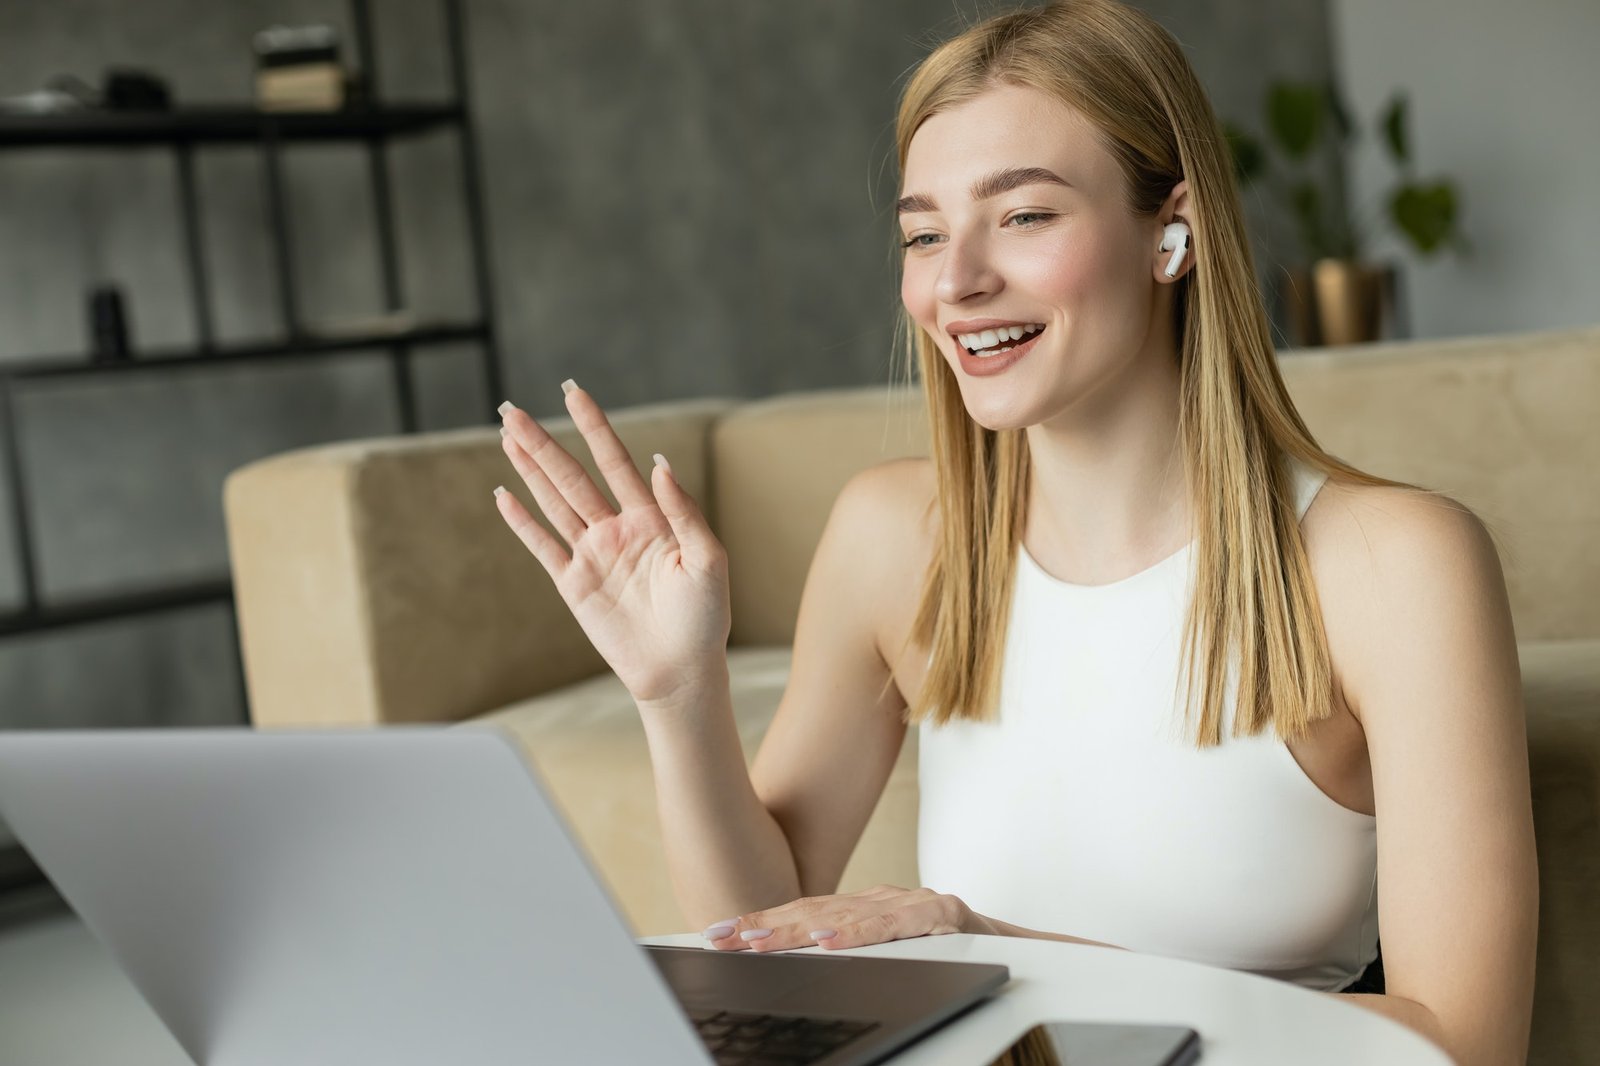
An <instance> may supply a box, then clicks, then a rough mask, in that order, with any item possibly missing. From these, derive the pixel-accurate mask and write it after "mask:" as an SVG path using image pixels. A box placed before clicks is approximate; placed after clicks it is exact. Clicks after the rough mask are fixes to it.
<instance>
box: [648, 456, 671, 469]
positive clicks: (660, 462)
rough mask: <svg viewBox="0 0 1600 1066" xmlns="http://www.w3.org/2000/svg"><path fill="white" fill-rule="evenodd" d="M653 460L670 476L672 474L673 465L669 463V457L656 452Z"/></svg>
mask: <svg viewBox="0 0 1600 1066" xmlns="http://www.w3.org/2000/svg"><path fill="white" fill-rule="evenodd" d="M651 458H652V459H654V460H655V461H656V465H657V466H659V467H661V468H662V469H664V470H666V472H667V473H669V474H670V473H672V464H671V463H669V462H667V457H666V456H665V455H662V454H661V453H660V452H656V453H655V454H654V455H652V456H651Z"/></svg>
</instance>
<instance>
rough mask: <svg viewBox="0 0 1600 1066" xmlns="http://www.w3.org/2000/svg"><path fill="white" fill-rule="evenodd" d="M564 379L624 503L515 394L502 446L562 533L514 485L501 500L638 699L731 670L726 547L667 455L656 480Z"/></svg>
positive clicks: (653, 699) (504, 409)
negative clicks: (646, 476)
mask: <svg viewBox="0 0 1600 1066" xmlns="http://www.w3.org/2000/svg"><path fill="white" fill-rule="evenodd" d="M562 388H563V389H564V390H565V391H566V403H567V411H568V412H569V413H570V414H571V415H572V420H573V423H574V424H575V425H576V426H577V428H578V430H579V432H581V433H582V434H583V439H584V442H585V443H586V444H587V445H588V446H589V451H590V453H591V454H592V455H593V456H594V459H595V463H596V465H597V466H598V468H599V470H600V473H601V476H602V477H604V478H605V482H606V484H607V485H608V486H609V487H610V489H611V492H612V495H613V496H614V497H615V498H616V500H617V503H618V504H619V505H620V507H621V510H620V511H619V510H616V509H614V508H612V506H611V504H610V503H609V502H608V501H607V500H606V498H605V495H604V494H603V493H602V492H601V491H600V488H599V487H598V486H597V485H596V484H595V483H594V481H593V480H591V479H590V477H589V475H588V473H587V472H586V471H585V470H584V468H583V465H582V464H581V463H579V462H578V460H576V459H574V458H573V457H572V456H571V455H569V454H568V453H567V451H566V450H565V449H563V448H562V447H561V445H559V444H557V443H556V442H555V440H554V439H552V438H551V436H550V434H549V433H547V432H545V430H544V428H543V427H542V426H540V425H539V423H538V422H536V421H535V420H534V419H533V418H532V417H531V416H530V415H528V414H527V412H525V411H522V410H520V409H519V408H517V407H514V406H512V405H511V404H510V403H509V402H507V403H505V404H502V405H501V408H500V414H501V417H502V419H503V420H504V429H503V430H502V436H503V440H502V442H501V446H502V449H503V450H504V451H505V454H506V456H507V458H509V459H510V460H511V465H512V466H513V467H515V468H516V471H517V473H518V474H519V475H521V477H522V480H523V483H524V484H525V485H527V487H528V490H529V491H530V492H531V493H532V494H533V499H534V501H535V502H536V503H537V504H538V506H539V509H540V510H541V511H542V512H543V513H544V515H545V517H546V518H547V519H549V521H550V524H551V526H553V527H554V529H555V531H556V533H557V534H559V539H558V538H557V537H556V536H552V535H551V534H550V533H549V532H548V531H547V530H546V529H545V528H544V527H543V526H541V525H540V524H539V523H538V522H537V521H536V520H535V519H534V517H533V516H532V515H531V514H530V513H529V512H528V510H527V508H526V507H524V506H523V505H522V503H521V502H520V501H519V500H518V499H517V497H516V496H514V495H513V494H512V493H510V492H507V491H504V490H503V489H496V490H495V498H496V505H497V506H498V508H499V510H500V515H501V517H502V518H504V519H505V521H506V524H507V525H508V526H510V527H511V529H512V531H513V532H515V533H516V534H517V536H518V537H519V538H520V539H521V540H522V543H523V544H525V545H526V546H527V548H528V550H529V551H530V552H532V553H533V555H534V557H535V558H536V559H538V560H539V563H540V565H542V566H543V567H544V569H545V572H546V573H548V574H549V575H550V577H551V578H552V579H553V580H554V581H555V584H556V589H557V591H558V592H560V593H561V598H562V599H563V600H565V601H566V604H567V606H568V608H570V609H571V611H572V614H573V617H574V618H576V619H577V621H578V624H579V625H580V626H581V627H582V628H583V631H584V633H585V634H586V635H587V636H588V638H589V640H590V641H591V642H592V643H593V644H594V646H595V649H596V650H597V651H599V652H600V654H601V656H602V657H603V658H604V659H605V661H606V663H607V664H608V665H609V666H610V667H611V669H612V670H613V671H615V673H616V675H617V677H618V678H619V679H620V680H621V681H622V683H623V685H625V686H626V687H627V689H628V692H629V693H630V694H631V695H632V696H633V698H634V700H635V701H636V702H638V703H640V704H641V705H643V704H661V705H666V704H670V703H671V702H672V701H673V700H674V699H675V698H677V697H679V696H688V695H689V694H691V693H694V692H696V691H698V687H699V686H702V685H704V684H705V683H707V681H708V680H709V679H711V678H714V677H715V676H716V675H717V674H718V673H719V672H721V671H725V670H726V664H727V645H728V631H729V628H730V626H731V624H732V612H731V609H730V607H729V603H728V561H727V552H726V551H725V550H724V549H723V547H722V544H721V543H720V542H719V541H718V540H717V538H716V536H715V535H714V534H713V533H712V532H711V527H710V526H709V525H707V523H706V520H705V516H704V515H703V514H702V513H701V511H700V507H699V505H697V504H696V503H695V501H694V499H693V498H692V497H691V496H690V495H689V494H688V493H686V492H684V491H683V489H682V488H681V487H680V486H679V485H678V482H677V480H676V479H675V478H674V477H673V476H672V471H671V467H670V466H669V465H668V464H667V463H666V460H665V459H664V458H663V457H661V456H659V455H657V456H656V457H655V458H656V468H655V469H653V470H652V471H651V478H652V480H651V483H650V485H648V486H647V485H646V484H645V482H644V479H643V478H641V477H640V476H639V472H638V470H637V469H635V467H634V465H633V460H632V458H630V457H629V455H628V451H627V449H626V448H625V447H624V446H623V444H622V442H621V441H620V440H619V439H618V438H617V434H616V431H615V430H614V429H612V428H611V423H610V422H609V421H608V420H607V419H606V415H605V412H604V411H602V410H601V409H600V405H599V404H598V403H596V402H595V401H594V398H593V397H591V396H590V395H589V394H588V393H587V392H585V391H584V390H583V389H581V388H578V387H577V386H576V385H575V384H573V383H572V382H571V381H568V382H565V383H563V385H562ZM563 541H565V543H564V544H563Z"/></svg>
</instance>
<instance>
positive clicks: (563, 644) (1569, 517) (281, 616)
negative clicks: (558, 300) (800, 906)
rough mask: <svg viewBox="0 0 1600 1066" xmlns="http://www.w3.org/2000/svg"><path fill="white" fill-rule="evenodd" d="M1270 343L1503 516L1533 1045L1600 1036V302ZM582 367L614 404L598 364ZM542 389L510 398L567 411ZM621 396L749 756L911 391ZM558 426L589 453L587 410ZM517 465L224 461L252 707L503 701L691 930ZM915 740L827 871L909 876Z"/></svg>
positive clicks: (916, 414)
mask: <svg viewBox="0 0 1600 1066" xmlns="http://www.w3.org/2000/svg"><path fill="white" fill-rule="evenodd" d="M1280 362H1281V366H1282V369H1283V373H1284V377H1285V379H1286V380H1287V382H1288V385H1289V388H1290V390H1291V392H1292V393H1293V395H1294V398H1295V400H1296V403H1297V404H1298V405H1299V408H1300V411H1301V413H1302V414H1303V416H1304V417H1305V419H1306V422H1307V423H1308V425H1309V426H1310V427H1311V430H1312V432H1313V433H1314V434H1316V436H1317V437H1318V439H1319V440H1320V442H1321V443H1322V445H1323V446H1324V447H1325V448H1327V449H1328V450H1329V451H1331V452H1333V453H1334V454H1337V455H1339V456H1341V457H1342V458H1344V459H1346V460H1347V461H1349V462H1352V463H1354V464H1355V465H1357V466H1359V467H1363V468H1365V469H1368V470H1371V471H1374V472H1376V473H1379V474H1382V475H1385V476H1388V477H1392V478H1397V479H1401V480H1405V481H1413V482H1417V483H1421V484H1424V485H1429V486H1432V487H1436V488H1439V489H1441V490H1443V491H1445V492H1446V493H1448V494H1450V495H1452V496H1454V497H1456V498H1457V499H1459V500H1461V501H1463V502H1464V503H1466V504H1467V505H1468V506H1470V507H1472V508H1473V509H1474V510H1476V511H1477V513H1478V514H1479V515H1480V516H1481V517H1482V518H1483V519H1484V520H1485V521H1486V522H1487V524H1488V525H1489V527H1490V528H1491V530H1492V531H1493V532H1494V533H1495V534H1496V536H1497V538H1498V541H1499V543H1500V546H1501V550H1502V555H1503V559H1504V563H1505V569H1506V575H1507V581H1508V583H1509V587H1510V594H1511V603H1512V608H1513V611H1514V613H1515V618H1516V628H1517V635H1518V639H1519V643H1520V648H1521V662H1522V671H1523V685H1524V691H1525V693H1526V698H1527V710H1528V723H1529V724H1528V728H1529V739H1530V742H1531V750H1532V769H1533V789H1534V803H1535V811H1536V816H1537V830H1538V835H1539V860H1540V866H1541V880H1542V895H1541V903H1542V907H1541V910H1542V915H1541V919H1542V920H1541V929H1540V939H1539V971H1538V989H1537V993H1538V995H1537V1000H1538V1009H1537V1018H1536V1023H1535V1028H1536V1033H1535V1039H1534V1051H1535V1054H1534V1059H1533V1061H1535V1062H1554V1061H1600V1021H1597V1020H1596V1017H1595V1004H1596V1003H1600V828H1597V821H1600V328H1595V329H1587V330H1577V331H1561V332H1548V333H1539V334H1526V335H1517V336H1506V337H1482V338H1472V339H1466V340H1455V341H1445V342H1427V343H1421V342H1412V343H1405V344H1391V345H1380V346H1359V347H1352V348H1344V349H1324V350H1319V351H1307V352H1286V353H1284V354H1283V355H1282V357H1281V360H1280ZM579 378H580V380H581V379H582V375H581V374H580V375H579ZM585 384H586V385H588V386H590V387H591V389H592V391H593V392H594V393H595V395H596V397H597V399H599V400H600V402H601V403H602V404H604V403H605V402H606V397H605V387H604V383H603V382H585ZM551 393H552V395H551V396H549V397H544V398H542V399H541V398H539V397H531V396H519V397H514V398H513V399H515V400H518V401H520V402H521V404H522V405H523V406H525V407H528V408H530V409H532V410H534V411H535V412H538V411H541V410H542V411H552V410H559V409H560V408H559V407H558V406H557V405H558V403H559V402H560V398H559V394H558V393H556V391H555V386H554V384H552V385H551ZM611 414H612V417H613V422H614V424H615V426H616V428H617V431H618V433H619V434H620V435H621V437H622V439H623V441H624V443H626V444H627V446H628V448H629V450H630V451H631V452H632V453H633V454H634V455H635V456H636V457H637V458H638V461H639V463H640V468H641V470H645V469H647V466H648V464H649V462H650V454H651V453H652V452H657V451H659V452H662V453H664V454H665V455H666V456H667V457H668V458H669V459H670V460H671V461H672V465H673V469H674V470H675V471H676V473H677V476H678V477H679V479H680V480H681V481H682V483H683V484H684V486H685V487H686V488H687V489H688V490H689V491H690V492H691V493H692V494H693V495H694V496H695V497H696V498H697V499H699V500H700V501H701V504H702V506H703V507H704V509H705V512H706V514H707V515H708V517H709V519H710V521H711V524H712V526H713V528H714V529H715V530H716V532H717V534H718V536H719V537H720V538H721V540H722V541H723V543H724V544H725V545H726V546H727V549H728V553H729V560H730V568H731V573H732V597H733V632H732V637H731V640H730V644H729V660H730V667H731V675H732V681H733V693H734V705H735V714H736V716H737V718H738V723H739V732H740V736H741V737H742V739H743V741H744V744H745V749H746V753H747V755H753V754H754V752H755V749H756V746H757V745H758V744H759V742H760V740H761V735H762V733H763V731H764V729H765V727H766V723H767V721H768V719H769V718H770V716H771V714H772V712H773V710H774V709H775V708H776V706H777V702H778V699H779V696H780V695H781V693H782V691H783V687H784V682H785V678H786V676H787V671H788V663H789V654H788V644H789V642H790V641H791V639H792V636H793V627H794V622H795V616H796V612H797V610H798V606H799V598H800V590H801V586H802V583H803V581H804V578H805V574H806V570H807V567H808V565H809V562H810V558H811V554H812V551H813V550H814V548H815V545H816V543H817V540H818V538H819V537H820V534H821V531H822V527H823V523H824V520H825V519H826V517H827V514H828V510H829V507H830V505H831V503H832V501H833V499H834V496H835V495H836V493H837V492H838V490H839V489H840V487H841V486H842V485H843V484H844V482H845V481H846V479H847V478H849V476H850V475H851V474H853V473H854V472H855V471H857V470H860V469H862V468H863V467H866V466H868V465H871V464H873V463H875V462H878V461H881V460H883V459H887V458H891V457H895V456H903V455H920V454H926V449H927V436H926V427H925V422H924V420H923V416H922V413H921V409H920V399H919V397H918V395H917V394H915V393H912V392H909V391H902V390H899V389H893V390H890V389H886V388H883V387H872V388H863V389H852V390H843V391H833V392H818V393H810V394H801V395H793V396H785V397H779V398H775V399H769V400H763V401H756V402H747V401H738V400H726V399H706V400H696V401H688V402H676V403H669V404H662V405H656V406H648V407H636V408H631V409H625V410H617V411H612V412H611ZM546 424H547V426H548V428H549V429H550V430H551V432H552V433H554V434H555V435H556V437H557V438H558V439H560V440H561V441H562V442H563V444H564V445H566V446H567V448H568V450H569V451H571V452H573V454H575V455H577V456H579V457H580V458H581V459H583V460H584V462H585V463H590V464H591V473H592V472H593V467H592V463H591V460H590V457H589V455H588V452H587V450H586V449H585V448H584V447H583V445H582V443H581V440H580V438H579V437H578V436H577V434H576V433H575V431H573V429H572V427H571V425H570V422H569V421H567V420H566V419H559V420H557V419H551V420H549V421H548V422H547V423H546ZM500 483H505V484H506V485H507V486H508V487H513V488H515V489H516V490H517V491H518V492H519V494H520V495H521V496H522V497H523V499H524V500H525V501H526V500H528V499H529V496H528V493H527V491H526V489H525V488H524V487H523V486H522V485H521V484H520V482H519V481H518V479H517V478H516V476H515V473H514V472H513V471H512V470H511V467H510V464H509V463H508V462H507V461H506V460H505V458H504V457H503V456H502V455H501V453H500V447H499V436H498V434H497V432H496V430H495V428H494V427H493V426H486V427H484V428H481V429H470V430H463V431H454V432H441V433H431V434H425V435H421V436H411V437H396V438H391V439H382V440H368V441H356V442H350V443H343V444H335V445H328V446H322V447H314V448H308V449H303V450H300V451H295V452H291V453H287V454H284V455H278V456H274V457H272V458H269V459H265V460H262V461H260V462H256V463H252V464H250V465H249V466H246V467H243V468H242V469H240V470H237V471H235V472H234V473H233V474H232V475H231V476H230V477H229V479H228V481H227V485H226V489H225V502H226V511H227V523H228V535H229V543H230V550H231V554H232V561H233V576H234V581H235V585H236V591H237V602H238V609H239V625H240V635H241V640H242V643H243V651H244V663H245V667H246V672H247V679H248V687H249V692H250V699H251V713H252V716H253V719H254V721H255V722H256V723H257V724H258V725H260V726H305V725H377V724H383V723H407V722H462V721H468V720H472V721H488V722H495V723H498V724H500V725H503V726H505V727H507V728H509V729H510V730H512V731H513V732H514V733H515V734H516V735H517V736H518V737H520V738H521V740H522V741H523V742H524V744H525V746H526V748H527V751H528V753H529V755H530V756H531V758H532V760H533V762H534V763H535V764H536V765H537V766H538V767H539V769H540V771H541V772H542V774H543V776H544V778H545V780H546V781H547V783H548V784H549V786H550V788H551V791H552V792H553V794H554V796H555V798H556V800H557V802H558V803H559V805H560V806H561V807H562V808H563V809H564V811H565V813H566V815H567V816H568V817H569V819H570V821H571V823H572V825H573V826H574V829H575V831H576V833H577V835H578V836H579V838H580V839H581V841H582V842H583V844H584V845H585V847H586V848H587V850H588V851H589V853H590V854H591V855H592V857H593V858H594V860H595V862H596V863H597V865H598V866H599V868H600V869H601V871H602V872H603V874H604V876H605V877H606V878H607V880H608V881H609V883H610V885H611V888H612V890H613V892H614V893H615V895H616V897H617V899H618V901H619V902H620V904H621V906H622V908H623V909H624V911H625V912H626V915H627V917H628V918H629V919H630V920H631V922H632V923H633V925H634V927H635V929H636V931H637V932H638V933H640V934H641V935H647V934H654V933H663V932H677V931H682V930H683V929H684V928H685V925H686V923H685V922H684V920H683V918H682V917H681V915H680V913H679V910H678V907H677V905H676V903H675V901H674V899H673V895H672V891H671V887H670V882H669V880H668V877H667V873H666V868H665V862H664V859H663V853H662V847H661V842H660V839H659V828H658V823H657V821H656V814H655V805H654V793H653V786H652V779H651V773H650V766H649V760H648V755H647V751H646V747H645V742H644V737H643V733H642V731H641V730H640V728H639V725H638V721H637V714H636V711H635V709H634V707H633V705H632V703H631V702H630V700H629V699H628V697H627V694H626V692H625V691H624V690H623V689H622V687H621V686H620V685H619V684H618V683H617V681H616V680H615V678H614V677H612V676H610V675H609V673H607V672H606V670H605V667H604V664H603V662H602V661H601V659H600V658H599V656H598V655H597V654H596V653H595V652H594V650H593V648H592V647H590V645H589V643H588V641H587V640H586V639H585V637H584V636H583V634H582V632H581V631H580V630H579V629H578V627H577V625H576V624H575V623H574V622H573V621H572V618H571V616H570V614H569V613H568V611H567V609H566V607H565V605H564V604H563V603H562V601H561V600H560V598H559V596H558V595H557V594H556V592H555V590H554V587H553V585H552V583H551V582H550V580H549V578H548V577H547V576H546V575H545V573H544V571H543V570H542V569H541V568H540V566H539V564H538V563H537V562H536V561H535V560H534V559H533V558H532V556H530V555H529V554H528V553H527V551H526V549H524V548H523V547H522V545H521V544H520V543H519V542H518V541H517V539H516V538H515V537H514V536H513V535H512V534H511V533H510V532H509V531H508V530H507V529H506V528H505V526H504V524H503V523H502V521H501V519H500V517H499V515H498V514H497V512H496V510H495V508H494V505H493V501H492V498H491V491H490V490H491V489H492V488H493V487H494V486H495V485H496V484H500ZM915 747H916V736H915V731H911V735H910V736H909V738H908V740H907V742H906V747H905V749H904V750H903V751H902V753H901V757H900V760H899V763H898V764H897V765H896V767H895V770H894V773H893V775H892V776H891V778H890V781H889V784H888V787H887V789H886V791H885V794H884V796H883V798H882V800H881V802H880V803H879V806H878V808H877V811H876V813H875V814H874V816H873V818H872V821H871V822H870V824H869V825H868V827H867V829H866V832H865V835H864V836H863V838H862V841H861V843H860V845H859V846H858V848H857V849H856V852H855V855H854V857H853V859H852V861H851V863H850V865H849V867H848V868H847V869H846V871H845V875H844V879H843V882H842V884H841V886H840V891H851V890H854V889H857V888H863V887H866V886H868V885H871V884H875V883H878V882H888V883H894V884H906V885H914V884H916V883H918V877H917V866H916V841H915V836H916V807H917V788H916V753H915ZM1441 802H1448V799H1446V798H1442V799H1441ZM1000 917H1004V916H1003V915H1002V916H1000Z"/></svg>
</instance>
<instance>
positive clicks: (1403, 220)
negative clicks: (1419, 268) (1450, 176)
mask: <svg viewBox="0 0 1600 1066" xmlns="http://www.w3.org/2000/svg"><path fill="white" fill-rule="evenodd" d="M1389 217H1390V218H1391V219H1393V220H1394V224H1395V225H1396V226H1397V227H1399V229H1400V231H1401V232H1402V233H1404V234H1405V235H1406V236H1407V237H1409V238H1411V243H1412V244H1414V245H1416V246H1417V250H1418V251H1420V252H1421V253H1422V254H1423V255H1431V254H1433V251H1434V249H1436V248H1438V247H1439V245H1440V244H1442V243H1444V241H1445V240H1447V239H1448V238H1450V237H1451V236H1452V231H1453V230H1454V229H1455V224H1456V193H1455V187H1454V186H1453V185H1452V184H1451V183H1450V182H1448V181H1441V182H1437V183H1436V184H1433V185H1417V184H1414V183H1411V184H1406V185H1402V186H1400V188H1399V189H1398V190H1396V191H1395V194H1394V196H1393V197H1392V198H1391V199H1390V201H1389Z"/></svg>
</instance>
